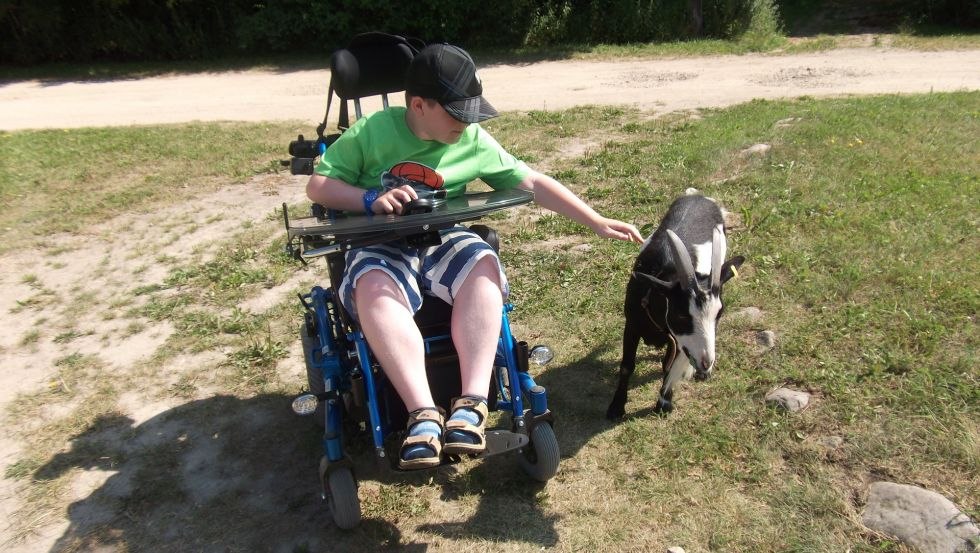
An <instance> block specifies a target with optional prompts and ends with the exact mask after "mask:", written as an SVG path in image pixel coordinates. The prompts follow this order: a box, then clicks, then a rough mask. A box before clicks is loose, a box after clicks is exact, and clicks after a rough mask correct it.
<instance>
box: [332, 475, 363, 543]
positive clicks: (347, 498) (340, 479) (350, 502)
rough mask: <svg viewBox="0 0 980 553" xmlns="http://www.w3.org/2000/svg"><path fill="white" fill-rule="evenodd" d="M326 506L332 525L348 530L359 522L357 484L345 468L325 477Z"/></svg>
mask: <svg viewBox="0 0 980 553" xmlns="http://www.w3.org/2000/svg"><path fill="white" fill-rule="evenodd" d="M326 485H327V489H326V490H325V491H326V492H327V506H328V507H329V508H330V514H331V515H332V516H333V521H334V524H336V525H337V527H338V528H340V529H342V530H350V529H351V528H354V527H355V526H357V525H358V523H360V522H361V501H360V500H359V499H358V498H357V482H355V481H354V475H353V473H351V471H350V469H349V468H347V467H341V468H338V469H336V470H334V471H332V472H331V473H330V474H329V475H328V477H327V482H326Z"/></svg>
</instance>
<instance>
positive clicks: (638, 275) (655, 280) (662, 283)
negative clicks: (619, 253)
mask: <svg viewBox="0 0 980 553" xmlns="http://www.w3.org/2000/svg"><path fill="white" fill-rule="evenodd" d="M633 277H634V278H643V279H646V280H648V281H649V282H650V283H651V284H653V285H654V286H656V287H657V288H662V289H664V290H668V289H670V288H672V287H673V286H674V283H672V282H667V281H666V280H660V279H659V278H657V277H655V276H652V275H648V274H646V273H641V272H639V271H633Z"/></svg>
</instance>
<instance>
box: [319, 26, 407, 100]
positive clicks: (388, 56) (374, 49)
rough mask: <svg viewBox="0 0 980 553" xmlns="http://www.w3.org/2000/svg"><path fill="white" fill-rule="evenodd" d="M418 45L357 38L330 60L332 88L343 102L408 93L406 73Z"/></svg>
mask: <svg viewBox="0 0 980 553" xmlns="http://www.w3.org/2000/svg"><path fill="white" fill-rule="evenodd" d="M419 46H420V44H419V42H418V41H413V40H412V39H407V38H405V37H401V36H398V35H389V34H387V33H380V32H371V33H364V34H361V35H357V36H356V37H354V39H353V40H351V42H350V44H349V45H348V46H347V48H343V49H341V50H337V51H336V52H334V53H333V55H332V56H331V57H330V84H331V86H332V87H333V89H334V92H336V93H337V96H339V97H340V98H341V99H342V100H353V99H355V98H363V97H365V96H375V95H379V94H388V93H392V92H399V91H402V90H405V73H406V71H408V65H409V64H410V63H411V62H412V58H414V57H415V54H416V53H418V51H419Z"/></svg>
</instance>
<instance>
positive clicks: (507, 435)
mask: <svg viewBox="0 0 980 553" xmlns="http://www.w3.org/2000/svg"><path fill="white" fill-rule="evenodd" d="M484 437H485V439H486V442H487V447H486V449H484V450H483V451H482V452H481V453H477V454H472V455H468V454H462V455H443V456H442V462H440V463H439V464H438V465H436V466H434V467H430V468H425V469H412V470H405V469H401V468H398V450H399V449H400V448H401V444H402V440H404V438H405V435H404V433H403V432H396V433H394V434H393V435H392V436H391V437H390V439H388V440H386V442H387V443H386V445H385V450H386V455H385V457H384V459H385V461H384V462H383V463H382V465H384V467H385V468H386V469H389V470H391V471H392V472H396V473H406V474H411V473H419V472H425V471H427V470H432V469H437V468H439V467H444V466H446V465H455V464H457V463H460V462H462V461H463V460H464V459H473V460H482V459H485V458H487V457H493V456H494V455H500V454H502V453H508V452H510V451H517V450H519V449H521V448H524V447H527V446H528V444H530V442H531V440H530V438H528V436H527V435H526V434H521V433H519V432H511V431H510V430H503V429H498V430H490V429H487V431H486V433H485V434H484Z"/></svg>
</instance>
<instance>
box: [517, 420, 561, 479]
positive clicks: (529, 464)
mask: <svg viewBox="0 0 980 553" xmlns="http://www.w3.org/2000/svg"><path fill="white" fill-rule="evenodd" d="M530 438H531V443H529V444H528V445H527V447H525V448H524V451H523V452H521V456H520V458H519V459H520V463H521V468H523V469H524V472H526V473H527V475H528V476H530V477H531V478H534V479H535V480H537V481H538V482H547V481H548V480H551V478H552V477H553V476H554V475H555V474H556V473H557V472H558V461H559V460H560V457H561V456H560V454H559V453H558V438H557V437H555V431H554V429H553V428H551V425H550V424H548V423H546V422H542V423H540V424H538V425H536V426H535V427H534V429H533V430H531V436H530Z"/></svg>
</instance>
